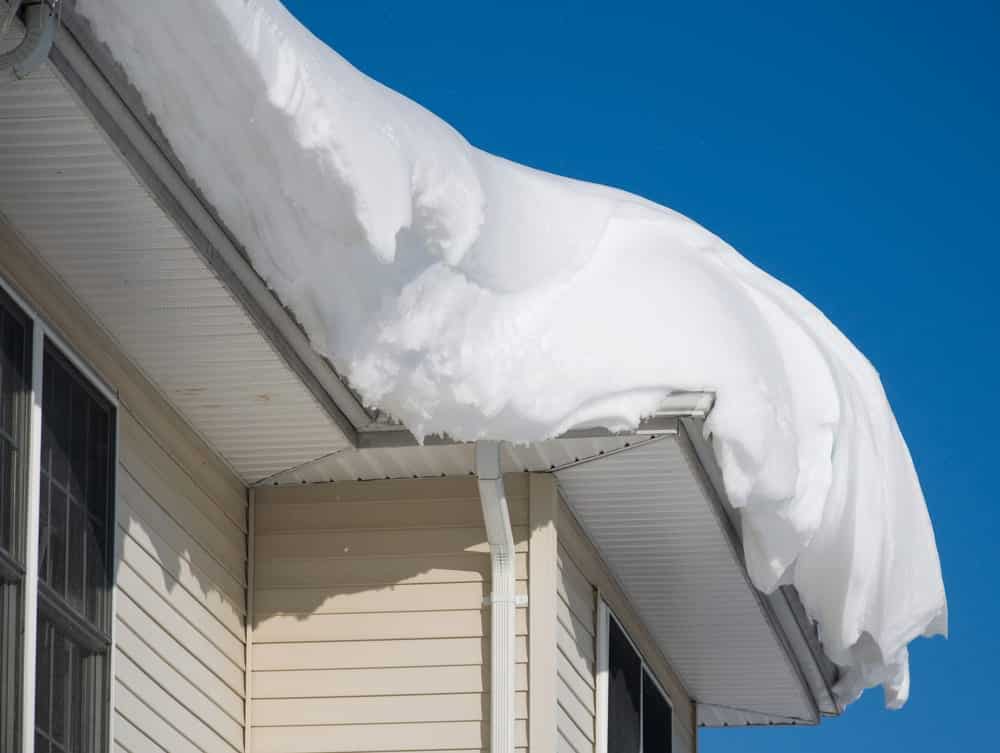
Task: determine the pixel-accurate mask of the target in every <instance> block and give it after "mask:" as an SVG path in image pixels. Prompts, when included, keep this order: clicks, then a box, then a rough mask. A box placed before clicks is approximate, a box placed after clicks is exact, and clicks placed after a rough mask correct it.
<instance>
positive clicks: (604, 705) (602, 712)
mask: <svg viewBox="0 0 1000 753" xmlns="http://www.w3.org/2000/svg"><path fill="white" fill-rule="evenodd" d="M612 620H614V622H615V624H616V625H617V626H618V629H619V630H620V631H621V633H622V635H624V636H625V640H627V641H628V643H629V645H630V646H631V647H632V650H633V651H634V652H635V655H636V656H638V657H639V664H640V667H639V677H640V678H642V682H643V683H645V681H646V678H649V679H650V680H652V681H653V685H654V686H655V688H656V690H657V691H658V692H659V694H660V696H661V697H662V698H663V700H664V701H666V703H667V706H668V707H669V708H670V740H671V749H673V740H674V717H675V709H674V702H673V700H672V699H671V698H670V694H669V693H668V692H667V691H666V689H665V688H664V687H663V683H662V682H660V679H659V678H658V677H657V676H656V672H655V671H654V670H653V667H652V666H650V664H649V663H648V662H647V661H646V658H645V656H643V653H642V651H640V650H639V647H638V646H637V645H636V643H635V641H634V640H632V636H631V635H629V631H628V629H627V628H626V627H625V624H624V623H623V622H622V621H621V620H620V619H618V616H617V615H615V613H614V611H612V609H611V607H610V606H609V605H608V603H607V602H606V601H605V600H604V599H603V598H601V595H600V594H598V597H597V635H596V636H595V638H594V640H595V641H596V644H597V646H596V649H597V651H596V657H595V659H596V662H595V663H596V666H595V670H596V672H595V674H596V677H595V683H594V684H595V688H594V693H595V696H596V707H595V714H594V716H595V720H594V722H595V725H594V726H595V728H596V729H595V733H596V734H595V738H596V740H595V752H596V753H608V692H609V682H608V680H609V674H610V659H611V650H610V649H611V643H610V641H611V621H612ZM643 695H644V694H643V693H642V686H640V692H639V699H640V701H639V703H640V706H639V709H640V711H639V740H640V743H639V751H640V753H642V734H643V727H644V724H643V722H644V713H643V712H644V708H643V706H644V702H643Z"/></svg>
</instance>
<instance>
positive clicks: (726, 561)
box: [262, 393, 841, 727]
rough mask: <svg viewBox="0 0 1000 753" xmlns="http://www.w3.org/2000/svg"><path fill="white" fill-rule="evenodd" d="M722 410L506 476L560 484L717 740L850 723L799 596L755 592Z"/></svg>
mask: <svg viewBox="0 0 1000 753" xmlns="http://www.w3.org/2000/svg"><path fill="white" fill-rule="evenodd" d="M711 405H712V396H711V395H709V394H704V393H683V394H678V395H673V396H670V397H669V398H668V399H667V400H666V401H665V402H664V407H663V410H662V411H660V412H658V413H657V414H656V415H655V416H651V417H649V418H648V419H647V420H646V421H644V422H643V425H642V427H640V428H639V429H638V430H637V431H635V432H631V433H628V434H611V433H609V432H606V431H603V430H594V429H586V428H581V429H578V430H575V431H572V432H568V433H567V434H565V435H563V436H562V437H559V438H556V439H551V440H547V441H544V442H536V443H532V444H530V445H513V444H505V445H504V446H503V451H502V463H503V468H504V471H505V472H508V473H513V472H536V473H538V472H543V473H553V474H554V475H555V476H556V478H557V480H558V483H559V487H560V491H561V494H562V495H563V498H564V500H565V501H566V503H567V506H568V507H569V509H570V510H571V511H572V513H573V514H574V515H575V517H576V518H577V520H578V521H579V523H580V526H581V528H582V529H583V530H584V531H585V533H586V534H587V536H588V537H589V538H590V539H591V540H592V541H593V543H594V545H595V547H596V548H597V550H598V551H599V552H600V554H601V556H602V557H603V558H604V560H605V563H606V565H607V567H608V569H609V571H610V572H611V573H612V574H613V575H614V576H615V578H616V580H617V581H618V583H619V585H620V586H621V587H622V590H623V591H624V593H626V594H627V595H628V596H629V598H630V599H631V601H632V602H633V604H634V606H635V607H636V609H637V611H638V612H639V614H640V616H641V617H642V618H643V621H644V623H645V624H646V626H647V628H648V629H649V630H650V632H651V634H652V635H653V636H654V637H655V638H656V640H657V642H658V644H659V645H660V646H661V647H662V648H663V651H664V655H665V656H666V658H667V659H668V660H669V661H670V663H671V665H672V666H673V667H674V669H675V670H676V671H677V672H678V674H679V676H680V678H681V680H682V682H683V683H684V684H685V687H686V688H687V690H688V692H689V693H690V695H691V697H692V698H693V699H695V700H696V702H697V703H698V708H699V713H698V723H699V724H700V725H701V726H707V727H722V726H747V725H753V726H756V725H792V724H815V723H816V722H818V721H819V719H820V717H821V716H823V715H835V714H839V713H840V710H841V709H840V707H839V705H838V704H837V701H836V698H835V697H834V695H833V693H832V690H831V688H832V686H833V684H834V682H835V681H836V679H837V677H836V673H837V669H836V667H835V666H834V665H833V664H832V663H831V662H830V661H829V660H828V659H827V658H826V656H825V655H824V654H823V651H822V647H821V646H820V644H819V641H818V638H817V633H816V630H815V627H814V625H813V624H812V623H811V621H810V620H809V619H808V618H807V617H806V615H805V611H804V609H803V608H802V605H801V602H800V600H799V598H798V594H797V593H796V591H795V589H794V588H787V587H786V588H781V589H779V590H778V591H776V592H774V593H773V594H763V593H761V592H760V591H758V590H757V589H756V588H754V586H753V584H752V583H751V582H750V578H749V575H748V573H747V571H746V568H745V565H744V558H743V548H742V541H741V536H740V530H741V529H740V524H739V512H738V511H737V510H735V509H733V508H732V506H731V505H730V504H729V503H728V501H727V498H726V496H725V493H724V491H723V488H722V485H721V483H722V482H721V476H720V474H719V469H718V467H717V465H716V463H715V460H714V455H713V453H712V449H711V445H710V443H709V442H708V440H707V439H706V438H705V437H704V433H703V425H704V418H705V416H706V415H707V413H708V411H709V410H710V409H711ZM474 468H475V459H474V445H473V444H472V443H455V442H447V441H443V440H439V441H437V442H436V443H429V444H425V445H423V446H415V445H392V444H389V443H377V444H376V445H374V446H366V447H360V448H353V449H345V450H342V451H340V452H337V453H333V454H331V455H329V456H326V457H323V458H319V459H317V460H315V461H312V462H310V463H306V464H304V465H302V466H300V467H298V468H295V469H291V470H289V471H286V472H284V473H281V474H278V475H276V476H273V477H271V478H270V479H266V480H265V481H264V482H262V483H263V484H268V485H271V484H273V485H291V484H316V483H330V482H334V483H335V482H341V481H365V480H379V479H409V478H434V477H441V476H467V475H469V474H472V473H473V472H474Z"/></svg>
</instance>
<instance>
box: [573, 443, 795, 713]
mask: <svg viewBox="0 0 1000 753" xmlns="http://www.w3.org/2000/svg"><path fill="white" fill-rule="evenodd" d="M556 476H557V478H558V480H559V486H560V489H561V490H562V493H563V494H564V496H565V498H566V501H567V503H568V504H569V506H570V507H571V508H572V510H573V512H574V513H575V514H576V516H577V517H578V518H579V520H580V522H581V524H582V525H583V527H584V528H585V530H586V531H587V533H588V535H589V536H590V537H591V539H592V540H593V541H594V543H595V544H596V546H597V547H598V549H599V550H600V552H601V553H602V555H603V556H604V559H605V561H606V562H607V563H608V566H609V567H610V568H611V570H612V571H613V572H614V575H615V577H616V578H617V579H618V581H619V582H620V583H621V585H622V586H623V588H624V589H625V590H626V592H627V593H628V594H629V598H630V599H631V600H632V603H633V604H634V605H635V606H636V608H637V610H638V611H639V613H640V615H641V616H642V619H643V621H644V622H645V624H646V625H647V627H648V628H649V630H650V631H651V632H652V634H653V636H654V637H655V639H656V640H657V642H658V644H659V645H660V646H662V647H663V649H664V654H665V655H666V656H667V658H668V659H669V660H670V662H671V664H672V665H673V667H674V668H675V669H676V670H677V672H678V673H679V674H680V676H681V679H682V680H683V682H684V684H685V686H686V688H687V689H688V691H689V692H690V694H691V696H692V698H694V699H696V700H697V701H698V703H700V704H710V705H713V706H715V707H716V708H714V709H712V713H711V714H709V715H708V718H707V719H706V723H712V724H722V723H723V722H726V723H734V724H739V723H746V719H747V718H748V716H747V714H743V713H742V712H749V714H750V716H753V717H754V718H755V719H757V720H758V723H759V721H760V719H761V718H766V719H768V720H771V721H774V722H775V723H789V722H791V721H792V720H800V721H802V722H807V723H808V722H813V721H815V714H814V711H813V707H812V705H811V703H810V700H809V696H808V695H807V692H806V691H805V689H804V686H803V684H802V682H801V680H800V677H799V675H798V674H797V673H796V670H795V667H794V665H793V664H792V662H791V660H790V659H789V658H788V655H787V654H786V653H785V651H784V650H783V648H782V646H781V644H780V643H779V639H778V637H777V634H776V633H775V631H774V630H773V629H772V627H771V624H770V623H769V621H768V619H767V618H766V616H765V614H764V612H763V610H762V608H761V606H760V604H759V603H758V601H757V598H756V596H755V593H754V591H753V590H752V587H751V586H750V585H749V583H748V581H747V580H746V578H745V575H744V571H743V569H742V565H741V563H740V562H739V561H738V560H737V557H736V554H735V551H734V549H733V548H732V546H731V544H730V542H729V540H728V539H727V536H726V533H725V531H724V529H723V528H722V527H721V525H720V522H719V518H718V517H717V515H716V514H715V511H714V509H713V507H712V504H713V503H712V501H711V500H710V498H709V497H708V496H707V494H706V492H705V490H704V488H703V487H702V485H701V484H700V483H699V479H698V477H697V475H696V469H695V468H694V467H693V466H692V464H691V462H690V461H689V460H688V458H687V456H686V455H685V453H684V452H683V450H682V448H681V446H680V445H679V444H678V442H677V440H676V437H674V436H672V435H671V436H667V437H664V438H662V439H660V440H658V441H655V442H651V443H647V444H645V445H642V446H639V447H636V448H633V449H630V450H628V451H626V452H621V453H618V454H615V455H612V456H610V457H605V458H601V459H598V460H595V461H592V462H589V463H583V464H579V465H575V466H572V467H569V468H566V469H564V470H561V471H558V472H557V473H556ZM726 709H733V710H741V711H740V712H735V711H734V713H733V714H732V716H731V717H727V715H726ZM765 723H766V722H765Z"/></svg>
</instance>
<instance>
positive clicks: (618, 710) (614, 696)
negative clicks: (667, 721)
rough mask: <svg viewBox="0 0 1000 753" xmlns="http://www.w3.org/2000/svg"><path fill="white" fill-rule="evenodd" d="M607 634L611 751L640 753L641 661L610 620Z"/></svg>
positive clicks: (609, 745) (614, 623) (615, 623)
mask: <svg viewBox="0 0 1000 753" xmlns="http://www.w3.org/2000/svg"><path fill="white" fill-rule="evenodd" d="M610 622H611V626H610V631H609V635H608V753H639V751H640V748H639V745H640V737H639V735H640V712H641V706H640V703H641V700H640V698H641V693H642V660H641V659H640V658H639V655H638V654H637V653H636V652H635V650H634V649H633V648H632V644H631V643H629V640H628V638H626V637H625V633H624V632H622V629H621V628H620V627H619V626H618V623H617V622H616V621H615V620H613V619H612V620H611V621H610Z"/></svg>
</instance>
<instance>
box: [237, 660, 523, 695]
mask: <svg viewBox="0 0 1000 753" xmlns="http://www.w3.org/2000/svg"><path fill="white" fill-rule="evenodd" d="M527 669H528V668H527V665H526V664H518V665H516V672H515V686H516V688H515V689H516V690H519V691H526V690H527V689H528V673H527ZM488 672H489V669H488V668H484V667H465V666H462V667H408V668H375V669H321V670H300V671H291V672H287V671H282V672H254V673H253V688H254V699H258V698H346V697H352V696H386V695H398V696H410V695H426V694H427V693H429V692H430V693H436V694H437V693H483V692H485V691H487V690H488V689H489V683H488V682H487V679H486V675H487V674H488ZM404 702H405V701H404V700H401V701H400V703H404Z"/></svg>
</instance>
